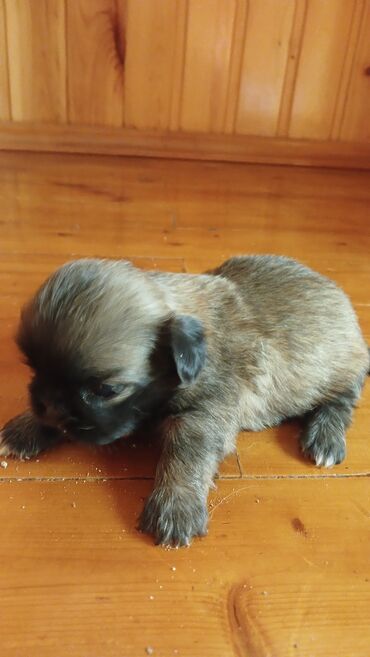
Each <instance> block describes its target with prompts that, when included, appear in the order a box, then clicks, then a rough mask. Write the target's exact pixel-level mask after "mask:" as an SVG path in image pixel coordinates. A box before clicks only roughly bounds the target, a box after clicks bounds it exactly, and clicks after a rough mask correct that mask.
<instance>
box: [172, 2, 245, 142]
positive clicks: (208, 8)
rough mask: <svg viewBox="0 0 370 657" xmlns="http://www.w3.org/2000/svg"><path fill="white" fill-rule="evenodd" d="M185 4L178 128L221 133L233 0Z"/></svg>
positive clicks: (234, 6) (231, 34) (226, 86)
mask: <svg viewBox="0 0 370 657" xmlns="http://www.w3.org/2000/svg"><path fill="white" fill-rule="evenodd" d="M188 7H189V8H188V24H187V34H186V55H185V71H184V83H183V92H182V105H181V118H180V127H181V128H182V129H183V130H190V131H192V132H208V133H213V132H223V130H224V125H225V115H226V107H227V102H228V98H227V91H228V80H229V67H230V61H231V50H232V38H233V29H234V20H235V12H236V3H235V0H232V1H229V2H224V0H202V2H198V1H197V0H189V5H188ZM205 35H207V38H205Z"/></svg>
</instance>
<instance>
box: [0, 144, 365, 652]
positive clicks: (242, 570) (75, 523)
mask: <svg viewBox="0 0 370 657" xmlns="http://www.w3.org/2000/svg"><path fill="white" fill-rule="evenodd" d="M0 202H1V216H0V425H1V424H3V422H5V421H6V420H7V419H8V418H9V417H11V416H12V415H14V414H16V413H18V412H21V411H22V410H23V409H24V407H25V406H26V405H27V382H28V379H29V373H28V371H27V368H26V367H25V366H24V365H22V363H21V362H20V357H19V354H18V352H17V350H16V347H15V345H14V342H13V335H14V333H15V330H16V325H17V319H18V316H19V311H20V308H21V305H22V304H23V302H24V301H25V300H26V299H27V298H28V297H29V296H30V294H32V292H33V291H34V290H35V289H36V288H37V287H38V285H40V283H41V282H42V281H43V280H44V279H45V277H46V276H48V275H49V274H50V273H51V272H52V271H53V270H54V269H55V268H56V267H58V266H59V265H60V264H62V263H63V262H65V261H67V260H70V259H71V258H74V257H78V256H87V257H91V256H107V257H109V256H111V257H127V258H130V259H131V260H132V261H133V262H134V263H135V264H136V265H138V266H141V267H143V268H145V269H150V268H158V269H164V270H168V271H173V272H183V271H187V272H191V273H193V272H199V271H203V270H205V269H208V268H210V267H213V266H215V265H217V264H219V263H220V262H221V261H222V260H223V259H224V258H226V257H229V256H231V255H235V254H238V253H243V252H244V253H264V252H266V253H281V254H285V255H290V256H293V257H295V258H297V259H300V260H302V261H303V262H305V263H307V264H308V265H310V266H313V267H314V268H316V269H317V270H319V271H320V272H322V273H323V274H325V275H327V276H330V277H331V278H333V279H334V280H335V281H337V283H338V284H339V285H341V286H343V288H344V289H345V291H346V292H347V293H348V294H349V295H350V296H351V298H352V299H353V302H354V305H355V309H356V311H357V313H358V316H359V319H360V323H361V326H362V328H363V331H364V334H365V336H366V337H367V339H368V341H369V343H370V259H369V252H370V217H369V202H370V173H366V172H363V171H356V172H353V171H341V170H336V171H332V170H318V169H315V170H311V169H304V168H299V169H297V168H291V167H283V166H281V167H271V166H265V165H261V166H257V165H256V166H253V165H250V166H248V165H239V164H221V163H218V164H215V163H207V162H181V161H177V162H171V161H166V160H150V159H144V160H140V159H135V158H128V159H124V158H113V157H100V156H90V157H87V156H74V155H64V156H62V155H58V156H55V155H51V154H42V155H41V154H32V153H27V154H23V153H4V152H2V153H0ZM369 433H370V382H368V383H367V384H366V387H365V390H364V395H363V397H362V399H361V401H360V403H359V407H358V409H357V411H356V413H355V418H354V423H353V425H352V427H351V429H350V431H349V434H348V456H347V459H346V460H345V462H344V463H343V464H341V465H340V466H337V467H335V468H331V469H329V470H322V469H318V468H316V467H315V466H314V465H312V464H311V463H309V462H308V461H306V460H305V459H304V458H303V457H302V455H301V454H300V450H299V445H298V439H297V438H298V434H299V424H298V423H293V422H292V423H285V424H283V425H282V426H280V427H276V428H273V429H269V430H266V431H262V432H258V433H242V434H241V435H240V436H239V439H238V444H237V452H236V453H235V454H234V455H231V456H230V457H229V458H228V459H227V460H226V461H225V462H224V463H223V464H222V466H221V468H220V473H219V478H218V479H217V480H216V490H215V491H213V493H212V495H211V498H210V503H209V511H210V516H211V521H210V527H209V534H208V536H207V537H206V538H204V539H202V540H197V541H194V543H193V545H192V546H191V547H190V548H189V549H182V550H178V551H177V550H171V551H167V550H164V549H161V548H156V547H154V545H153V543H152V541H151V539H150V538H148V537H145V536H143V535H141V534H139V533H138V532H137V531H136V529H135V527H136V523H137V517H138V514H139V512H140V509H141V508H142V504H143V499H144V497H145V496H146V495H147V494H148V492H149V491H150V490H151V487H152V485H153V476H154V472H155V464H156V461H157V458H158V445H157V441H156V437H155V435H154V432H153V434H152V435H151V434H150V433H149V434H148V433H147V434H146V435H143V434H141V435H140V434H138V435H137V436H134V437H132V438H130V439H128V440H126V441H122V442H121V443H120V444H117V445H114V446H112V447H108V448H99V449H98V448H96V449H91V448H90V449H87V448H84V447H82V446H77V445H72V444H68V443H66V444H64V445H60V446H59V447H57V448H55V449H54V450H52V451H51V452H50V453H48V454H44V455H40V457H39V458H38V459H37V460H35V461H25V462H17V461H14V460H12V459H7V463H8V466H7V468H1V469H0V522H1V528H2V532H1V541H0V553H1V563H2V567H1V569H0V592H1V596H0V655H1V657H64V656H66V655H68V657H69V656H70V657H141V656H144V657H145V655H147V654H152V655H154V657H156V656H157V655H158V657H172V656H175V655H179V657H181V656H185V657H293V656H294V657H368V655H369V654H370V648H369V646H370V629H369V628H370V625H369V622H368V619H369V608H370V559H369V546H370V524H369V519H370V451H369V448H368V444H369V442H368V441H369Z"/></svg>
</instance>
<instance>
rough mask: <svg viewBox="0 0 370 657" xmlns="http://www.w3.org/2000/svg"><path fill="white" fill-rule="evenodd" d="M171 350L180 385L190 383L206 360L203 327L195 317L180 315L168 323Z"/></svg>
mask: <svg viewBox="0 0 370 657" xmlns="http://www.w3.org/2000/svg"><path fill="white" fill-rule="evenodd" d="M170 331H171V349H172V354H173V359H174V361H175V365H176V369H177V374H178V375H179V378H180V380H181V381H182V383H192V382H193V381H194V380H195V379H196V378H197V376H198V374H199V373H200V371H201V369H202V367H203V365H204V362H205V359H206V341H205V337H204V330H203V325H202V323H201V322H200V321H199V319H196V318H195V317H191V316H190V315H181V316H179V317H174V319H172V320H171V322H170Z"/></svg>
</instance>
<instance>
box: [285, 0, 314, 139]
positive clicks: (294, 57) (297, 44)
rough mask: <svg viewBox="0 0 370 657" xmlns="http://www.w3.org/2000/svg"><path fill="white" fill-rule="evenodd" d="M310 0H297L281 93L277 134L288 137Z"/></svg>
mask: <svg viewBox="0 0 370 657" xmlns="http://www.w3.org/2000/svg"><path fill="white" fill-rule="evenodd" d="M308 1H309V0H295V11H294V19H293V26H292V33H291V35H290V39H289V49H288V58H287V66H286V71H285V77H284V85H283V90H282V95H281V103H280V111H279V120H278V127H277V134H278V136H279V137H286V136H287V134H288V130H289V123H290V117H291V113H292V105H293V98H294V89H295V85H296V80H297V71H298V61H299V54H300V51H301V47H302V40H303V34H304V26H305V22H306V16H307V4H308Z"/></svg>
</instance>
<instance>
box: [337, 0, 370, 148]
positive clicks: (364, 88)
mask: <svg viewBox="0 0 370 657" xmlns="http://www.w3.org/2000/svg"><path fill="white" fill-rule="evenodd" d="M369 34H370V3H369V2H368V0H367V1H366V2H365V12H364V16H363V19H362V26H361V32H360V35H359V39H358V47H357V51H356V54H355V58H354V62H353V68H352V75H351V81H350V85H349V88H348V94H347V99H346V101H347V102H346V105H345V110H344V118H343V123H342V126H341V129H340V137H341V139H346V140H348V141H362V142H365V141H367V142H369V141H370V130H369V111H368V110H369V106H370V85H369V75H370V66H369V61H370V45H369V44H370V39H369Z"/></svg>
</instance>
